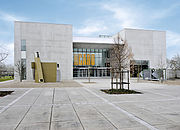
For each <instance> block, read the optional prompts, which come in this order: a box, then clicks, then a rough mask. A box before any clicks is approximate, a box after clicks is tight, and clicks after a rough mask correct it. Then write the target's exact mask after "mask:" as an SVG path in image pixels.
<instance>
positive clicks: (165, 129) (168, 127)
mask: <svg viewBox="0 0 180 130" xmlns="http://www.w3.org/2000/svg"><path fill="white" fill-rule="evenodd" d="M155 127H156V128H157V129H159V130H180V125H179V124H164V125H156V126H155Z"/></svg>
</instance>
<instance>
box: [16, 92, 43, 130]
mask: <svg viewBox="0 0 180 130" xmlns="http://www.w3.org/2000/svg"><path fill="white" fill-rule="evenodd" d="M41 93H42V91H41V92H40V93H39V95H38V96H37V98H36V99H35V100H34V102H33V104H34V103H35V102H36V101H37V99H38V98H39V96H40V95H41ZM32 106H33V105H30V107H29V109H28V110H27V112H26V113H25V114H24V116H23V118H22V119H21V120H20V122H19V123H18V125H17V126H16V128H15V130H16V129H17V128H18V127H19V125H20V124H21V122H22V121H23V120H24V118H25V116H26V115H27V114H28V112H29V111H30V109H31V108H32Z"/></svg>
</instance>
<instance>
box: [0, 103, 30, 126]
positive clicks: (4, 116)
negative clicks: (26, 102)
mask: <svg viewBox="0 0 180 130" xmlns="http://www.w3.org/2000/svg"><path fill="white" fill-rule="evenodd" d="M28 109H29V107H27V106H24V107H23V106H21V107H10V108H9V109H7V110H6V111H4V112H3V113H1V114H0V125H18V123H19V122H20V121H21V119H22V118H23V116H24V114H25V113H26V112H27V110H28Z"/></svg>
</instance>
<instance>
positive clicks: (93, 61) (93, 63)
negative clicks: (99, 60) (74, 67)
mask: <svg viewBox="0 0 180 130" xmlns="http://www.w3.org/2000/svg"><path fill="white" fill-rule="evenodd" d="M91 65H95V55H94V54H91Z"/></svg>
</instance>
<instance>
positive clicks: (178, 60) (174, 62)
mask: <svg viewBox="0 0 180 130" xmlns="http://www.w3.org/2000/svg"><path fill="white" fill-rule="evenodd" d="M170 68H171V69H172V70H174V73H175V78H177V70H180V56H179V54H177V55H175V56H174V57H172V59H171V60H170Z"/></svg>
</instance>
